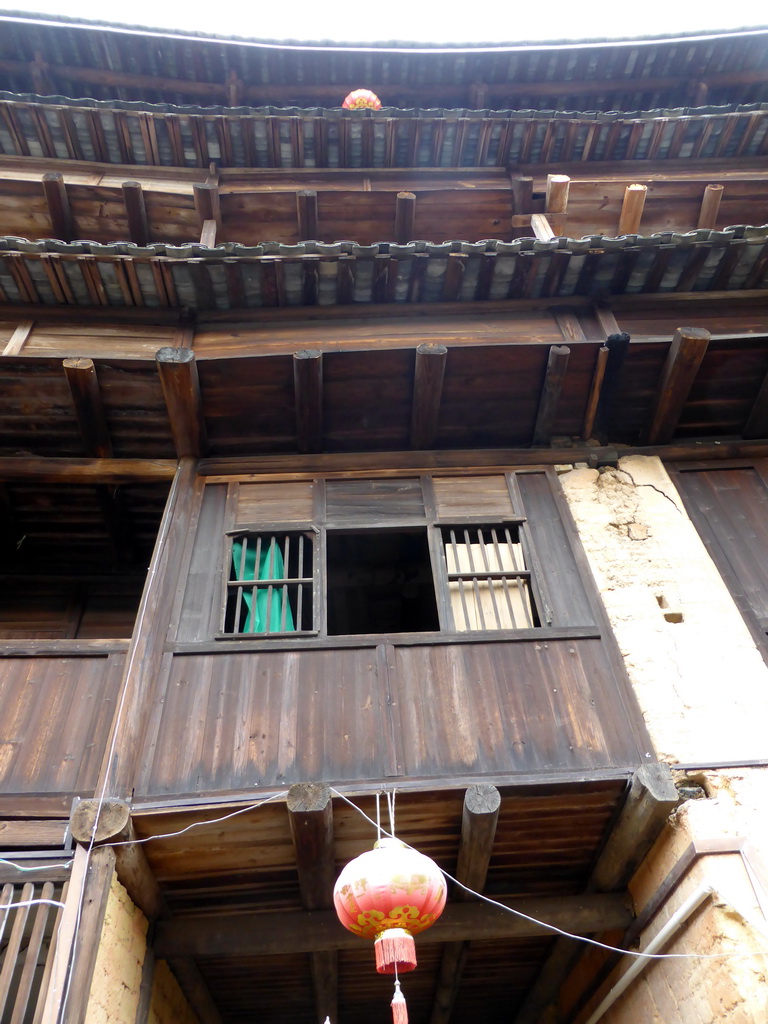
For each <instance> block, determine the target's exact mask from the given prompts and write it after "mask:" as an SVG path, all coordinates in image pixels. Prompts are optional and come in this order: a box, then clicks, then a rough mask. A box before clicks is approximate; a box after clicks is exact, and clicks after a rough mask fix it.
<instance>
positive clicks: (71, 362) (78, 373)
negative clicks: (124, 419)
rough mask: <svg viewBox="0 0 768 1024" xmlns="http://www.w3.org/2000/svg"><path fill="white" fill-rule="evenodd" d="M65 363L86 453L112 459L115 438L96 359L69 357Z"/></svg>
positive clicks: (65, 370)
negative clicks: (107, 413) (102, 391)
mask: <svg viewBox="0 0 768 1024" xmlns="http://www.w3.org/2000/svg"><path fill="white" fill-rule="evenodd" d="M63 365H64V373H65V375H66V378H67V384H68V385H69V390H70V394H71V395H72V402H73V404H74V407H75V416H76V417H77V423H78V426H79V427H80V436H81V438H82V441H83V447H84V448H85V453H86V455H87V456H89V457H90V458H96V459H111V458H112V455H113V452H112V439H111V437H110V433H109V425H108V423H107V417H106V413H105V412H104V403H103V402H102V399H101V389H100V388H99V380H98V377H97V376H96V367H95V366H94V365H93V360H92V359H65V360H64V363H63Z"/></svg>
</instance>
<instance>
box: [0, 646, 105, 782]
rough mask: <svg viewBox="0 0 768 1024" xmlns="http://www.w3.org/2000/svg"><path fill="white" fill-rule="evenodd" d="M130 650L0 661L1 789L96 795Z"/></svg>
mask: <svg viewBox="0 0 768 1024" xmlns="http://www.w3.org/2000/svg"><path fill="white" fill-rule="evenodd" d="M123 662H124V655H122V654H112V655H110V656H109V657H107V658H82V659H81V658H9V659H0V722H1V723H2V733H3V748H4V750H5V755H4V757H3V761H2V767H1V768H0V793H46V794H54V793H73V794H74V793H78V794H82V793H89V792H92V791H93V790H94V789H95V787H96V782H97V778H98V771H99V765H100V762H101V758H102V756H103V753H104V749H105V746H106V741H107V736H108V734H109V729H110V726H111V724H112V716H113V714H114V709H115V697H116V694H117V689H118V686H119V683H120V674H121V671H122V666H123Z"/></svg>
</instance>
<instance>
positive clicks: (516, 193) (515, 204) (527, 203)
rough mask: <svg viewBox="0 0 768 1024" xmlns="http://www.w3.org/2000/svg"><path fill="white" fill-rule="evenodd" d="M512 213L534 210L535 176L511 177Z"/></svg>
mask: <svg viewBox="0 0 768 1024" xmlns="http://www.w3.org/2000/svg"><path fill="white" fill-rule="evenodd" d="M509 183H510V186H511V188H512V214H513V215H514V214H518V215H519V214H523V213H532V212H533V178H520V177H517V178H510V181H509Z"/></svg>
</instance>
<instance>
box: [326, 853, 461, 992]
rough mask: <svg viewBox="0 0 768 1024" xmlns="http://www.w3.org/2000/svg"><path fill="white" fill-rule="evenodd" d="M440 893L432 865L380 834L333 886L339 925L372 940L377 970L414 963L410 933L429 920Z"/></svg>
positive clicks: (441, 900)
mask: <svg viewBox="0 0 768 1024" xmlns="http://www.w3.org/2000/svg"><path fill="white" fill-rule="evenodd" d="M445 898H446V887H445V879H444V878H443V874H442V872H441V871H440V868H438V866H437V864H435V862H434V861H433V860H430V859H429V857H425V856H424V854H423V853H418V852H417V851H416V850H411V849H409V848H408V847H407V846H406V845H405V844H404V843H401V842H400V840H399V839H380V840H379V841H378V842H377V843H376V844H375V845H374V848H373V849H372V850H369V851H368V852H367V853H363V854H361V856H359V857H355V859H354V860H352V861H350V862H349V864H347V866H346V867H345V868H344V870H343V871H342V872H341V874H340V875H339V877H338V880H337V882H336V886H335V887H334V890H333V902H334V904H335V906H336V913H337V914H338V915H339V920H340V921H341V923H342V924H343V925H344V927H345V928H348V929H349V931H351V932H354V934H355V935H359V936H361V938H364V939H374V940H375V944H374V947H375V951H376V970H377V971H378V972H379V974H396V973H403V972H405V971H412V970H413V969H414V968H415V966H416V944H415V943H414V941H413V936H414V935H418V933H419V932H422V931H424V929H425V928H429V926H430V925H431V924H434V922H435V921H436V920H437V918H438V917H439V916H440V915H441V914H442V912H443V907H444V906H445Z"/></svg>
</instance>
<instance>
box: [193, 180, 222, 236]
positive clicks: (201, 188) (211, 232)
mask: <svg viewBox="0 0 768 1024" xmlns="http://www.w3.org/2000/svg"><path fill="white" fill-rule="evenodd" d="M192 192H193V194H194V197H195V210H196V211H197V220H198V224H199V227H200V241H201V242H202V243H203V245H211V246H212V245H215V244H216V242H217V241H219V242H220V241H222V237H221V236H222V222H221V202H220V199H219V186H218V185H214V184H211V183H209V182H201V181H196V182H195V183H194V184H193V186H192Z"/></svg>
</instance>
